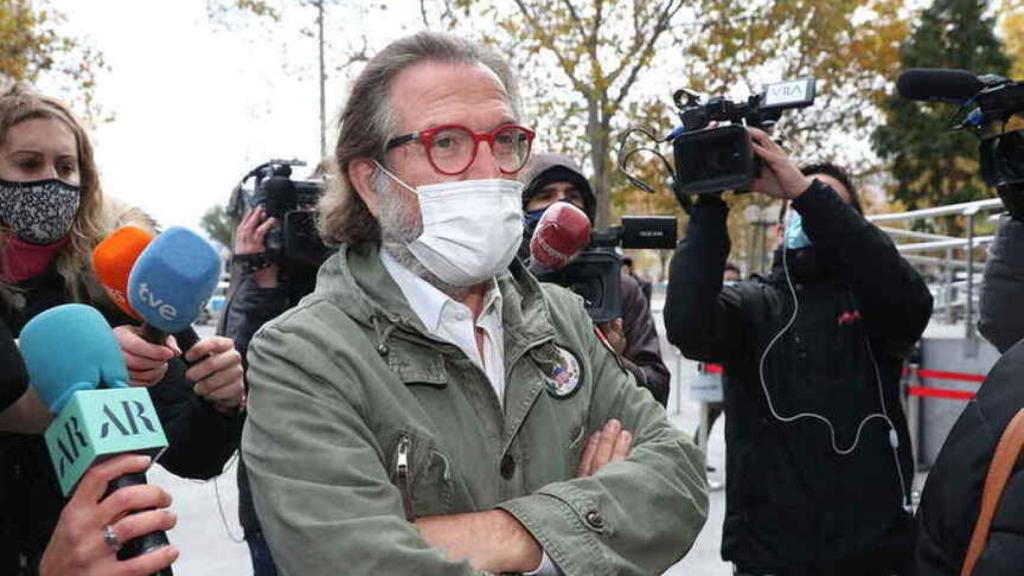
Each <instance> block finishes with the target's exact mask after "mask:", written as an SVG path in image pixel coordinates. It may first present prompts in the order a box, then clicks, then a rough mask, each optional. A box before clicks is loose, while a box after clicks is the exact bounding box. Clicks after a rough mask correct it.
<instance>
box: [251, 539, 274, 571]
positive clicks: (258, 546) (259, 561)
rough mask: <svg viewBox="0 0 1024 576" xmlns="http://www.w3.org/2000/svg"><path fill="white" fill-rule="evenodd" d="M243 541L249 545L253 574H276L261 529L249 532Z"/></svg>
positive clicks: (272, 559) (268, 547)
mask: <svg viewBox="0 0 1024 576" xmlns="http://www.w3.org/2000/svg"><path fill="white" fill-rule="evenodd" d="M245 543H246V544H248V545H249V556H251V557H252V573H253V576H277V566H275V565H274V558H273V556H271V555H270V546H267V541H266V540H265V539H264V538H263V531H259V532H255V533H253V534H249V535H248V536H247V537H246V539H245Z"/></svg>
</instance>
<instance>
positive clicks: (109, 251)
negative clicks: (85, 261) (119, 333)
mask: <svg viewBox="0 0 1024 576" xmlns="http://www.w3.org/2000/svg"><path fill="white" fill-rule="evenodd" d="M152 240H153V236H152V235H151V234H150V233H149V232H147V231H145V230H143V229H142V228H139V227H137V226H124V227H122V228H118V229H117V230H115V231H114V232H113V233H111V234H110V236H107V237H106V238H105V239H104V240H103V242H100V243H99V244H97V245H96V247H95V248H93V251H92V268H93V270H95V271H96V278H97V279H99V281H100V284H102V285H103V287H104V288H106V290H107V295H108V296H110V299H111V300H112V301H113V302H114V304H117V307H118V308H120V309H121V310H122V311H123V312H124V313H125V314H128V315H129V316H131V317H132V318H135V319H136V320H142V317H141V316H139V314H138V313H137V312H135V310H133V309H132V306H131V304H130V303H129V302H128V277H129V276H130V275H131V272H132V268H133V267H134V266H135V261H136V260H138V258H139V255H140V254H142V251H143V250H145V249H146V246H148V245H149V243H150V242H151V241H152Z"/></svg>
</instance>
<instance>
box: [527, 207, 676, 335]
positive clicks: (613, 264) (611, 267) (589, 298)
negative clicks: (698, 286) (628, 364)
mask: <svg viewBox="0 0 1024 576" xmlns="http://www.w3.org/2000/svg"><path fill="white" fill-rule="evenodd" d="M675 246H676V219H675V217H673V216H623V217H622V225H621V226H612V227H609V228H608V229H607V230H605V231H603V232H594V233H593V234H592V235H591V239H590V244H589V245H588V246H587V248H586V249H585V250H583V251H582V252H580V253H579V254H578V255H577V256H576V257H575V258H573V259H572V261H570V262H569V264H568V265H566V266H565V267H564V268H561V269H559V270H553V271H545V272H539V273H537V279H538V280H540V281H541V282H551V283H554V284H558V285H559V286H563V287H565V288H568V289H570V290H572V291H573V292H575V293H576V294H579V295H580V296H581V297H582V298H583V303H584V305H585V307H586V309H587V312H588V313H589V314H590V318H591V319H592V320H593V321H594V322H595V323H598V324H600V323H603V322H608V321H609V320H614V319H615V318H619V317H620V316H622V291H621V289H620V287H621V284H620V283H621V279H620V275H621V274H622V258H621V257H620V256H619V255H618V254H617V253H616V251H615V249H616V248H617V247H620V248H626V249H632V248H656V249H668V250H670V249H672V248H675Z"/></svg>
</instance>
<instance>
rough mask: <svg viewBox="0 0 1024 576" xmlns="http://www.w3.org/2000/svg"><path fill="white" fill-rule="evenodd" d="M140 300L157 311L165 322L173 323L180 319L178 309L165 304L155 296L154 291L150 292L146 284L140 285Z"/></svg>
mask: <svg viewBox="0 0 1024 576" xmlns="http://www.w3.org/2000/svg"><path fill="white" fill-rule="evenodd" d="M139 299H141V300H142V302H143V303H144V304H145V305H146V306H149V307H150V308H152V309H154V310H156V311H157V313H158V314H160V317H161V318H163V319H164V320H168V321H171V320H174V319H175V318H177V317H178V309H177V308H175V307H174V306H171V305H170V304H168V303H166V302H164V301H163V300H162V299H160V298H159V297H158V296H157V295H156V294H154V293H153V291H152V290H150V288H149V284H148V283H146V282H142V283H140V284H139Z"/></svg>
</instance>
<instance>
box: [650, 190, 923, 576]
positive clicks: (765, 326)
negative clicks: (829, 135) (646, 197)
mask: <svg viewBox="0 0 1024 576" xmlns="http://www.w3.org/2000/svg"><path fill="white" fill-rule="evenodd" d="M792 208H794V209H796V210H797V211H798V212H799V213H800V214H801V216H802V217H803V224H804V229H805V231H806V232H807V235H808V236H809V237H810V238H811V240H812V241H813V242H814V247H812V248H808V249H803V250H796V251H790V252H788V253H787V254H786V256H787V259H788V260H789V268H790V271H791V276H792V278H793V282H794V284H795V290H796V294H797V297H798V301H799V313H798V315H797V317H796V320H795V324H794V325H793V326H792V328H790V329H789V330H788V331H786V333H785V335H784V336H783V337H781V338H780V339H778V341H777V342H776V343H775V345H774V346H773V347H772V349H771V352H770V354H768V355H767V358H766V359H765V362H764V379H765V386H766V387H767V389H768V391H769V393H770V395H771V399H772V401H773V403H774V407H775V409H776V411H777V412H778V413H779V414H780V415H782V416H783V417H788V416H793V415H795V414H798V413H803V412H815V413H819V414H821V415H823V416H825V417H827V418H829V419H830V420H831V421H832V423H833V424H834V425H835V427H836V443H837V444H838V446H839V448H841V449H847V448H849V447H850V446H851V445H852V444H853V441H854V438H855V436H856V433H857V428H858V425H859V423H860V422H861V421H862V419H864V418H865V417H866V416H868V415H869V414H872V413H877V412H880V411H881V404H882V402H883V401H884V403H885V406H886V408H887V410H888V414H889V417H890V418H891V420H892V422H893V425H894V426H895V429H896V432H897V436H898V439H899V449H898V454H899V458H898V462H899V463H900V466H901V472H902V476H903V482H904V484H902V485H901V483H900V475H899V473H898V471H897V466H896V464H895V462H896V460H894V453H893V450H892V448H891V445H890V428H889V426H888V425H887V424H886V423H885V422H884V421H882V420H881V419H877V418H876V419H872V420H871V421H869V422H868V423H867V424H866V425H865V426H864V427H863V432H862V434H861V437H860V443H859V445H858V447H857V448H856V450H854V451H853V452H852V453H850V454H848V455H845V456H840V455H838V454H836V453H835V452H834V451H833V449H832V447H831V442H830V436H829V429H828V428H827V427H826V426H825V425H824V424H823V423H821V422H820V421H817V420H812V419H807V418H802V419H799V420H796V421H795V422H792V423H782V422H779V421H778V420H776V419H775V418H774V417H773V416H772V414H771V413H770V410H769V407H768V404H767V402H766V396H765V393H764V391H763V389H762V385H761V379H760V377H759V366H760V362H761V356H762V354H764V351H765V350H766V349H767V347H768V345H769V342H770V341H771V340H772V339H773V338H774V337H775V336H776V335H777V334H778V333H780V332H781V331H782V330H783V328H784V326H785V325H786V324H787V322H789V320H790V318H791V317H792V314H793V298H792V296H791V293H790V290H789V287H788V284H787V282H786V279H785V275H784V273H783V269H782V268H781V266H779V265H778V262H777V265H776V268H775V270H774V272H773V273H772V275H771V276H770V277H769V278H768V279H763V280H762V279H758V280H755V281H748V282H741V283H739V284H737V285H734V286H728V287H725V288H724V289H723V287H722V272H723V269H724V266H725V262H726V259H727V257H728V255H729V238H728V232H727V230H726V216H727V214H728V207H727V206H726V205H725V203H724V202H722V201H721V200H719V199H716V198H707V199H704V200H702V201H701V202H700V203H698V204H697V205H696V206H694V208H693V211H692V215H691V219H690V223H689V226H688V228H687V232H686V237H685V238H684V239H683V241H682V242H681V243H680V245H679V247H678V249H677V251H676V255H675V258H674V259H673V261H672V264H671V272H670V279H669V288H668V299H667V302H666V306H665V326H666V331H667V333H668V339H669V341H670V342H672V343H673V344H675V345H676V346H678V347H679V348H680V350H681V351H682V352H683V354H684V355H686V356H687V357H688V358H691V359H695V360H702V361H707V362H717V363H721V364H723V365H724V367H725V371H726V373H728V374H729V386H728V387H727V389H726V399H725V405H726V412H727V414H728V416H729V417H728V419H727V420H726V445H727V451H726V468H727V477H728V479H729V480H728V486H727V491H726V517H725V526H724V531H723V538H722V557H723V558H724V559H725V560H727V561H731V562H733V563H735V564H736V565H738V566H740V567H741V568H743V569H746V570H749V571H760V572H771V573H775V574H847V573H850V574H865V573H866V574H878V573H889V572H883V571H884V570H890V571H896V570H899V569H900V568H901V567H902V566H904V565H905V564H906V563H907V561H908V559H909V555H910V550H911V544H912V539H911V519H910V516H909V514H908V513H907V512H905V511H904V509H903V504H904V496H905V494H904V493H903V486H906V487H907V488H908V489H909V486H910V483H911V479H912V475H913V465H912V462H911V455H910V443H909V436H908V433H907V427H906V420H905V417H904V415H903V411H902V408H901V405H900V390H899V382H900V372H901V368H902V360H903V357H904V355H905V354H907V353H908V351H909V350H910V349H911V347H912V345H913V344H914V342H915V341H916V340H917V339H918V338H919V337H920V335H921V333H922V332H923V331H924V328H925V326H926V325H927V322H928V318H929V316H930V314H931V305H932V299H931V295H930V294H929V292H928V289H927V287H926V286H925V284H924V282H923V281H922V279H921V278H920V276H918V274H917V273H916V272H915V271H914V270H913V269H912V268H911V267H910V265H909V264H907V263H906V262H905V261H904V260H903V259H902V258H900V256H899V254H898V253H897V251H896V249H895V248H894V246H893V245H892V243H891V242H890V241H889V240H888V238H886V237H885V235H884V234H882V233H881V232H880V231H879V230H878V229H877V228H875V227H874V226H872V225H871V224H870V223H868V222H867V221H866V220H865V219H864V218H863V217H862V216H860V215H859V214H857V213H856V212H855V211H854V210H853V209H852V208H850V207H849V206H847V205H846V204H844V203H843V202H842V200H841V199H840V198H839V197H838V195H836V194H835V193H834V192H833V191H832V190H831V189H830V188H828V187H827V186H825V185H824V184H822V183H820V182H818V181H815V183H814V184H813V185H812V186H811V187H810V188H809V189H808V190H807V191H806V192H805V193H804V194H803V195H802V196H801V197H800V198H799V199H797V200H796V201H794V202H793V203H792ZM872 356H873V357H874V359H875V360H876V361H877V367H878V375H879V376H880V380H881V382H880V384H881V389H882V393H881V396H882V397H881V398H880V397H879V382H878V379H877V378H876V375H875V374H876V373H875V366H874V364H873V362H872Z"/></svg>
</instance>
